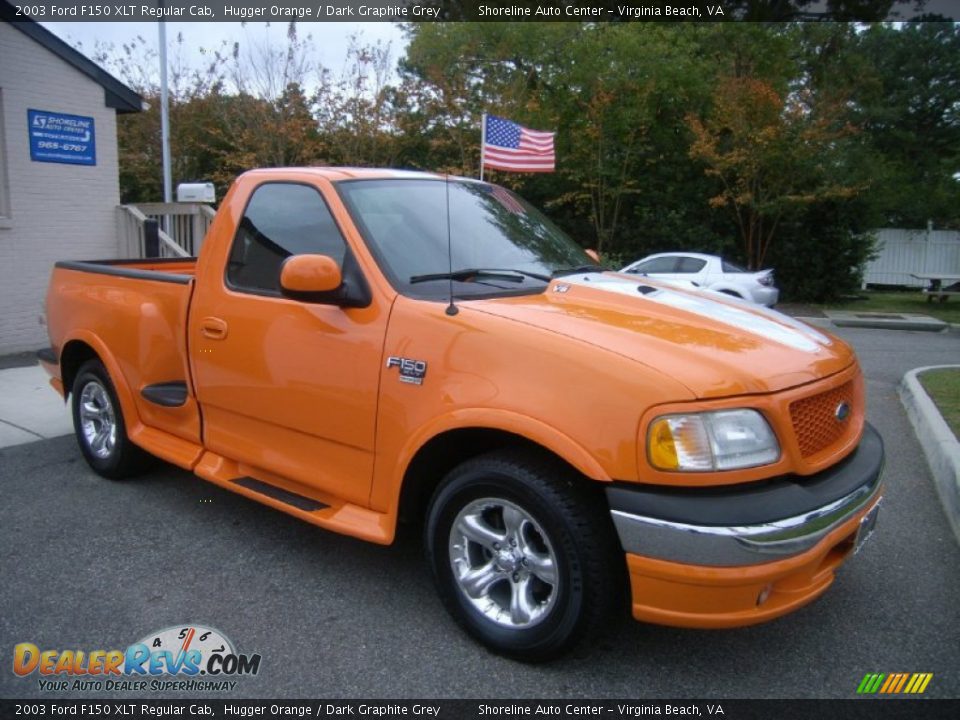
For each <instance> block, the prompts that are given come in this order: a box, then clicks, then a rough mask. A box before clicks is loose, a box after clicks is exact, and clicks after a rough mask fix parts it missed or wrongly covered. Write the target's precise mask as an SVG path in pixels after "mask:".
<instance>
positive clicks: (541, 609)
mask: <svg viewBox="0 0 960 720" xmlns="http://www.w3.org/2000/svg"><path fill="white" fill-rule="evenodd" d="M587 482H588V481H586V480H584V479H583V478H582V477H580V476H578V475H577V473H576V472H574V471H573V470H572V469H571V468H569V467H568V466H567V465H565V464H563V463H562V462H559V461H557V460H555V459H553V458H551V457H548V456H544V455H540V454H537V453H533V452H528V451H526V450H523V449H520V450H516V449H515V450H499V451H495V452H492V453H490V454H487V455H482V456H480V457H477V458H474V459H472V460H469V461H467V462H465V463H463V464H462V465H460V466H459V467H457V468H455V469H454V470H452V471H451V472H450V473H449V474H448V475H447V477H446V478H444V480H443V482H442V483H441V485H440V486H439V487H438V488H437V491H436V492H435V493H434V496H433V498H432V500H431V502H430V507H429V510H428V513H427V521H426V526H425V546H426V553H427V560H428V562H429V563H430V566H431V569H432V571H433V577H434V581H435V583H436V586H437V590H438V592H439V594H440V597H441V599H442V600H443V603H444V605H445V607H446V608H447V610H448V611H449V612H450V614H451V615H452V616H453V617H454V619H455V620H456V621H457V622H458V623H459V624H460V625H461V626H462V627H463V628H464V629H465V630H466V631H467V632H468V633H469V634H470V635H472V636H473V637H474V638H476V639H477V640H479V641H480V642H481V643H483V644H484V645H486V646H487V647H489V648H490V649H491V650H493V651H494V652H497V653H499V654H502V655H507V656H509V657H513V658H516V659H519V660H525V661H530V662H537V661H543V660H548V659H551V658H553V657H556V656H558V655H560V654H561V653H563V652H564V651H565V650H568V649H569V648H571V647H572V646H574V645H575V644H577V643H578V642H579V641H580V640H582V639H583V638H585V637H587V636H589V635H591V634H593V632H594V631H595V630H596V629H597V628H598V626H599V624H600V622H601V621H602V620H606V621H609V620H611V619H612V617H615V616H614V615H612V613H611V611H614V610H617V609H619V604H620V602H619V601H620V600H621V599H622V594H621V590H620V588H621V587H622V585H621V581H622V578H623V576H624V568H625V566H624V564H623V552H622V550H621V549H620V546H619V543H618V542H617V540H616V537H615V535H614V532H613V528H612V522H611V520H610V517H609V512H608V511H607V509H606V506H605V503H603V501H602V498H601V497H600V496H599V495H598V494H596V493H591V492H588V490H589V489H590V488H588V487H586V483H587Z"/></svg>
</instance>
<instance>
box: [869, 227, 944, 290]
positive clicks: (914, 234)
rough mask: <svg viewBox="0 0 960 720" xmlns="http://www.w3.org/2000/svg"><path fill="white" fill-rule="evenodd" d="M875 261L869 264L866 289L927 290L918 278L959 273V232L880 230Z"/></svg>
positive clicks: (925, 283)
mask: <svg viewBox="0 0 960 720" xmlns="http://www.w3.org/2000/svg"><path fill="white" fill-rule="evenodd" d="M876 232H877V245H876V252H877V258H876V260H871V261H870V262H868V263H867V267H866V269H865V271H864V274H863V286H864V287H866V286H867V285H902V286H906V287H926V285H927V282H926V281H925V280H919V279H917V278H915V277H913V273H917V274H918V275H924V274H927V275H929V274H933V273H938V272H940V273H947V274H950V275H957V274H960V232H957V231H956V230H900V229H896V230H891V229H887V230H878V231H876Z"/></svg>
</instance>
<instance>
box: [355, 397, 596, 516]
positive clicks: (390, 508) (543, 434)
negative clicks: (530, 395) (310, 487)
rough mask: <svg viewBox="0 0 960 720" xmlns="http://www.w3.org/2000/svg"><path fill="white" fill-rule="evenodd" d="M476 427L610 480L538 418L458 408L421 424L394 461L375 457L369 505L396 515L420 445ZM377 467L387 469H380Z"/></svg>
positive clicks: (589, 458)
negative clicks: (534, 446)
mask: <svg viewBox="0 0 960 720" xmlns="http://www.w3.org/2000/svg"><path fill="white" fill-rule="evenodd" d="M476 429H480V430H499V431H501V432H507V433H510V434H512V435H517V436H518V437H522V438H524V439H525V440H529V441H530V442H532V443H536V444H537V445H539V446H540V447H543V448H544V449H546V450H549V451H550V452H552V453H553V454H554V455H556V456H558V457H560V458H561V459H563V460H564V461H565V462H567V463H568V464H570V465H572V466H573V467H575V468H576V469H577V470H578V471H580V472H581V473H582V474H583V475H584V476H586V477H588V478H591V479H592V480H597V481H600V482H610V481H611V480H612V478H611V477H610V474H609V473H608V472H607V471H606V470H605V469H604V468H603V466H602V465H601V464H600V463H599V462H598V461H597V459H596V458H595V457H594V456H593V455H591V454H590V453H589V452H588V451H587V450H586V448H584V447H583V446H582V445H580V444H579V443H578V442H577V441H576V440H574V439H573V438H571V437H569V436H568V435H565V434H564V433H561V432H560V431H559V430H557V429H556V428H553V427H551V426H550V425H548V424H546V423H544V422H543V421H541V420H537V419H535V418H532V417H529V416H527V415H523V414H520V413H515V412H511V411H509V410H497V409H492V408H461V409H458V410H453V411H451V412H449V413H446V414H444V415H440V416H438V417H435V418H433V419H432V420H431V421H430V422H428V423H427V424H425V425H423V426H422V427H421V428H420V429H419V430H418V431H417V432H416V433H414V434H412V435H411V436H410V437H409V438H408V439H407V441H406V443H405V444H404V445H403V447H402V449H401V451H400V453H399V454H398V455H397V457H396V458H395V461H391V460H390V459H381V458H378V460H377V470H376V471H375V473H374V482H373V487H372V490H371V504H372V506H373V507H374V508H383V509H385V510H386V511H387V512H388V513H390V514H393V515H395V514H396V512H397V510H398V508H399V503H400V493H401V490H402V486H403V479H404V477H405V475H406V472H407V469H408V468H409V467H410V463H411V462H412V461H413V459H414V457H415V456H416V454H417V452H418V451H419V450H420V448H422V447H423V446H424V445H426V444H427V443H428V442H430V441H431V440H433V439H434V438H436V437H439V436H440V435H442V434H444V433H446V432H450V431H452V430H476ZM380 468H387V469H388V470H385V471H383V472H381V471H380Z"/></svg>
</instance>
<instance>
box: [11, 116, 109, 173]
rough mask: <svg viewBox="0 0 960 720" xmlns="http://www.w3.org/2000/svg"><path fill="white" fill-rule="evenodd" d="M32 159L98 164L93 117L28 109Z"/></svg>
mask: <svg viewBox="0 0 960 720" xmlns="http://www.w3.org/2000/svg"><path fill="white" fill-rule="evenodd" d="M27 127H28V129H29V131H30V159H31V160H33V161H34V162H52V163H67V164H68V165H96V164H97V139H96V132H95V130H94V127H93V118H92V117H83V116H82V115H67V114H66V113H56V112H48V111H47V110H27Z"/></svg>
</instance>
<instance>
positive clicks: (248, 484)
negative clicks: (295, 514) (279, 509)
mask: <svg viewBox="0 0 960 720" xmlns="http://www.w3.org/2000/svg"><path fill="white" fill-rule="evenodd" d="M233 482H235V483H236V484H237V485H239V486H240V487H244V488H246V489H247V490H253V491H254V492H255V493H259V494H260V495H266V496H267V497H271V498H273V499H274V500H277V501H279V502H282V503H284V504H286V505H292V506H293V507H295V508H297V510H303V511H304V512H316V511H317V510H323V509H324V508H327V507H330V506H329V505H327V504H326V503H322V502H320V501H319V500H313V499H311V498H308V497H304V496H303V495H298V494H297V493H295V492H289V491H288V490H284V489H283V488H278V487H277V486H276V485H270V484H269V483H265V482H263V481H262V480H257V479H256V478H252V477H239V478H237V479H236V480H234V481H233Z"/></svg>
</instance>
